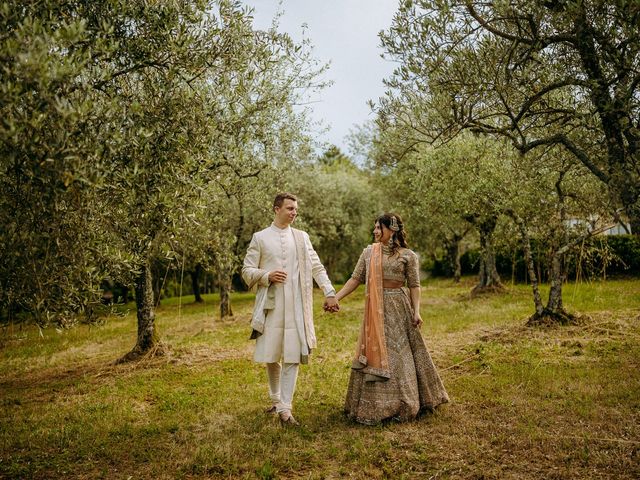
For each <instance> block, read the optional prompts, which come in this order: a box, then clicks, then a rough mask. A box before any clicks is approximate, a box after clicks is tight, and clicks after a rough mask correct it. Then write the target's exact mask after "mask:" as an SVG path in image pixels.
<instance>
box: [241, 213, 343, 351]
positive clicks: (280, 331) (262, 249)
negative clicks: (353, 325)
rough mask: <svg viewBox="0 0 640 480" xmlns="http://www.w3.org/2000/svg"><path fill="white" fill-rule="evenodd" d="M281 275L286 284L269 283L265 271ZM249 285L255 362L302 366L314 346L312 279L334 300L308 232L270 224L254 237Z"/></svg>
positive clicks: (246, 274) (246, 267)
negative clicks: (253, 301) (252, 300)
mask: <svg viewBox="0 0 640 480" xmlns="http://www.w3.org/2000/svg"><path fill="white" fill-rule="evenodd" d="M272 270H284V271H286V272H287V279H286V281H285V282H284V283H273V284H270V283H269V272H270V271H272ZM242 277H243V279H244V280H245V282H247V284H248V285H249V286H254V285H257V286H258V289H257V292H256V305H255V308H254V314H253V319H252V323H251V325H252V328H253V330H254V335H253V337H254V338H256V337H257V340H256V348H255V353H254V360H255V361H256V362H261V363H274V362H279V361H280V360H281V359H282V360H283V361H284V363H306V362H307V358H308V355H309V353H310V350H311V349H312V348H314V347H315V346H316V337H315V329H314V325H313V310H312V307H313V305H312V301H313V280H314V279H315V281H316V283H317V284H318V285H319V286H320V288H321V289H322V290H323V292H324V294H325V296H329V295H335V290H334V289H333V287H332V285H331V282H330V281H329V277H328V276H327V273H326V271H325V269H324V267H323V266H322V263H321V262H320V259H319V258H318V255H317V254H316V252H315V250H314V249H313V246H312V245H311V242H310V240H309V236H308V234H307V233H305V232H303V231H302V230H297V229H293V228H291V227H289V226H287V227H286V228H282V229H281V228H278V227H276V226H275V225H274V224H271V226H269V227H268V228H265V229H264V230H261V231H260V232H257V233H255V234H254V235H253V238H252V239H251V243H250V244H249V248H248V249H247V255H246V256H245V259H244V264H243V267H242Z"/></svg>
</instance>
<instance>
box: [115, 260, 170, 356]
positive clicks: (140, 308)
mask: <svg viewBox="0 0 640 480" xmlns="http://www.w3.org/2000/svg"><path fill="white" fill-rule="evenodd" d="M135 293H136V310H137V319H138V337H137V339H136V345H135V347H133V350H131V351H130V352H129V353H127V354H126V355H125V356H124V357H122V358H121V359H120V360H119V362H127V361H132V360H137V359H138V358H140V357H143V356H147V355H162V354H163V353H164V349H163V348H162V346H161V344H160V342H159V341H158V335H157V332H156V328H155V318H156V315H155V305H154V296H153V278H152V275H151V268H150V267H149V264H146V265H144V266H143V267H142V268H141V269H140V274H139V275H138V276H137V277H136V279H135Z"/></svg>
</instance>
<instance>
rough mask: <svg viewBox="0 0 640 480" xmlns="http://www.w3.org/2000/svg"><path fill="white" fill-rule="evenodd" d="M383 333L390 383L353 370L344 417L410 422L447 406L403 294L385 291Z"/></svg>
mask: <svg viewBox="0 0 640 480" xmlns="http://www.w3.org/2000/svg"><path fill="white" fill-rule="evenodd" d="M383 295H384V334H385V340H386V345H387V354H388V358H389V368H390V370H391V378H389V379H388V380H385V381H367V380H365V374H363V373H362V372H360V371H358V370H354V369H352V370H351V377H350V378H349V386H348V388H347V398H346V401H345V413H346V414H347V416H348V417H349V418H351V419H353V420H355V421H357V422H360V423H364V424H368V425H374V424H377V423H380V422H382V421H384V420H396V421H408V420H412V419H414V418H416V417H417V416H418V415H419V414H420V413H422V412H423V411H431V410H433V409H434V408H435V407H437V406H438V405H440V404H442V403H446V402H448V401H449V396H448V395H447V392H446V390H445V388H444V385H443V384H442V381H441V380H440V376H439V375H438V372H437V370H436V367H435V365H434V363H433V360H432V359H431V355H429V352H428V351H427V347H426V345H425V343H424V340H423V338H422V335H421V334H420V330H419V329H417V328H415V327H414V326H413V325H412V324H411V321H412V318H413V312H412V309H411V303H410V299H409V297H408V294H407V293H406V290H404V289H384V294H383Z"/></svg>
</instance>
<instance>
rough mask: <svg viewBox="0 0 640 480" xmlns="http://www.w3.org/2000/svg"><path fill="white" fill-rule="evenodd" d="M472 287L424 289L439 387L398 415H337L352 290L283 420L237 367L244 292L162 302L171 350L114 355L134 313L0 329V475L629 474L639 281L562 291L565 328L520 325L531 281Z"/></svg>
mask: <svg viewBox="0 0 640 480" xmlns="http://www.w3.org/2000/svg"><path fill="white" fill-rule="evenodd" d="M471 286H472V280H471V279H464V280H463V282H462V284H461V285H453V284H451V283H450V282H449V281H445V280H429V281H427V282H426V283H425V284H424V285H423V307H422V310H423V319H424V322H425V324H424V326H423V328H422V333H423V335H424V337H425V339H426V342H427V345H428V348H429V350H430V351H431V353H432V356H433V358H434V361H435V363H436V365H437V366H438V367H439V369H440V373H441V376H442V378H443V381H444V383H445V386H446V387H447V390H448V392H449V395H450V397H451V403H450V404H448V405H444V406H443V407H441V408H439V409H438V410H437V411H436V413H435V414H432V415H427V416H424V417H421V418H420V419H419V420H417V421H415V422H411V423H407V424H393V423H392V424H387V425H383V426H378V427H365V426H360V425H357V424H353V423H351V422H349V421H347V420H346V419H345V418H344V417H343V415H342V402H343V397H344V395H345V391H346V386H347V379H348V375H349V368H348V365H349V363H350V358H351V355H352V353H353V351H354V349H355V342H356V337H357V331H358V327H359V322H360V318H361V314H362V307H363V292H362V287H360V289H359V290H358V291H357V292H356V293H355V294H353V295H351V296H350V297H349V298H348V299H347V300H346V301H345V302H343V305H342V311H341V312H340V313H338V314H336V315H329V314H325V313H323V312H321V304H322V300H321V298H320V296H319V295H318V296H317V297H316V304H315V305H316V329H317V334H318V339H319V347H318V349H317V350H316V351H314V353H313V356H312V360H311V362H310V364H309V365H306V366H302V367H301V372H300V377H299V380H298V389H297V392H296V397H295V404H294V413H295V414H296V417H297V418H298V420H300V421H301V423H302V424H303V425H302V427H301V428H297V429H296V428H282V427H281V426H280V425H279V423H278V422H277V420H276V419H275V418H273V417H270V416H266V415H264V414H263V413H262V410H263V408H264V407H265V406H266V405H267V403H268V402H267V394H266V373H265V372H264V369H263V367H262V366H261V365H257V364H254V363H253V362H252V360H251V355H252V348H253V342H252V341H249V340H248V336H249V329H248V324H249V318H250V312H251V307H252V301H253V296H252V295H251V294H236V295H234V297H233V306H234V310H235V314H236V315H235V317H234V318H233V319H229V320H224V321H221V320H220V319H219V316H218V310H217V303H216V300H217V298H216V297H215V296H210V297H206V300H207V301H206V303H205V304H199V305H196V304H193V303H190V302H191V301H192V297H184V298H183V299H182V301H179V299H169V300H167V301H165V302H164V303H163V305H162V306H161V307H160V308H159V310H158V312H157V323H158V327H159V330H160V332H161V335H162V338H163V340H164V341H165V342H166V343H167V344H168V345H169V346H170V355H168V356H167V357H163V358H156V359H149V360H145V361H141V362H139V363H136V364H130V365H114V364H113V361H114V360H116V359H117V358H118V357H120V356H122V355H123V354H125V353H126V352H127V351H128V350H129V349H130V348H131V347H132V346H133V343H134V340H135V334H136V331H135V329H136V320H135V311H133V310H131V311H124V310H123V311H122V312H121V313H120V314H118V315H116V314H113V315H111V316H109V317H108V318H107V319H106V322H105V323H104V324H103V325H101V326H91V327H90V326H86V325H81V326H79V327H77V328H74V329H71V330H65V331H57V330H55V329H47V330H43V331H40V330H38V329H37V328H35V327H23V328H20V327H19V326H13V327H7V328H5V329H4V330H2V332H1V333H0V408H1V415H0V478H42V479H45V478H46V479H50V478H65V479H66V478H86V479H94V478H105V479H114V478H115V479H140V478H145V479H173V478H178V479H180V478H184V479H190V478H262V479H268V478H309V479H316V478H317V479H320V478H357V479H368V478H407V479H410V478H411V479H412V478H425V479H475V480H480V479H484V480H487V479H567V480H569V479H576V478H584V479H598V478H603V479H604V478H607V479H637V478H640V373H639V371H640V280H637V279H636V280H613V281H607V282H592V283H580V284H568V285H567V286H566V287H565V290H564V298H565V304H566V306H567V307H568V309H569V310H570V311H572V312H574V313H581V314H583V315H584V316H583V318H582V323H581V324H580V325H578V326H571V327H557V328H550V327H546V328H538V329H531V328H526V327H524V323H525V321H526V318H527V316H528V315H530V314H531V313H532V310H533V304H532V301H531V293H530V289H529V288H528V287H527V286H524V285H517V286H513V287H510V288H509V290H508V292H507V293H506V294H503V295H499V296H487V297H481V298H474V299H470V298H469V297H468V292H469V290H470V289H471Z"/></svg>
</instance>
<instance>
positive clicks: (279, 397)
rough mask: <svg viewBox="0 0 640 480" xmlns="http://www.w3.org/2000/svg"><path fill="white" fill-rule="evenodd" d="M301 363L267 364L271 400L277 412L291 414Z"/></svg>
mask: <svg viewBox="0 0 640 480" xmlns="http://www.w3.org/2000/svg"><path fill="white" fill-rule="evenodd" d="M299 366H300V364H299V363H285V364H283V365H282V366H280V363H277V362H276V363H267V377H268V378H269V398H271V401H272V402H273V404H274V405H275V406H276V412H278V413H282V412H291V408H292V403H293V393H294V392H295V390H296V380H297V379H298V367H299Z"/></svg>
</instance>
